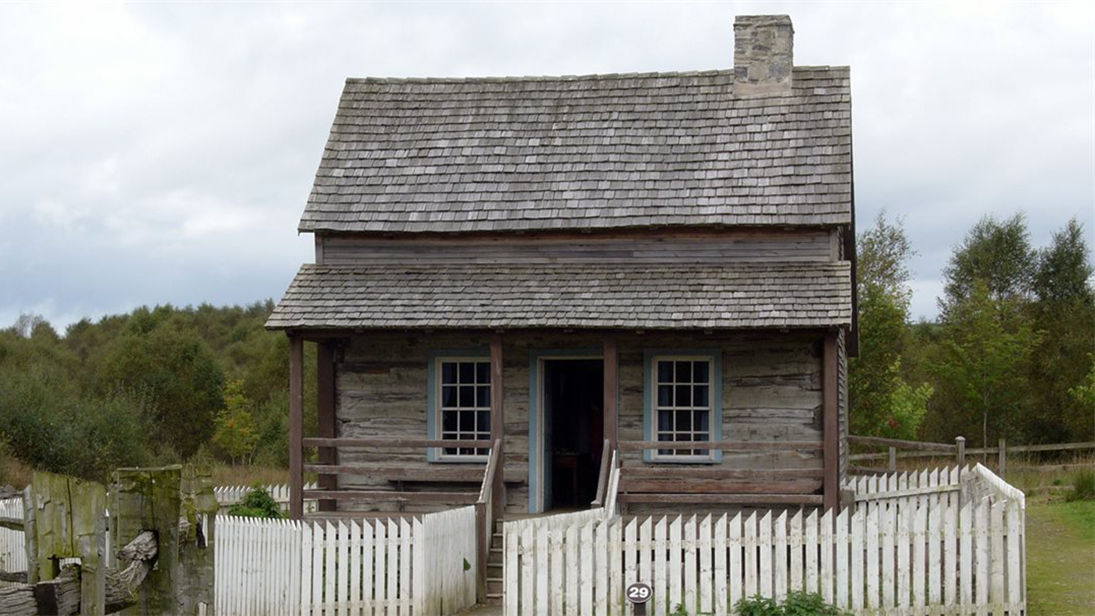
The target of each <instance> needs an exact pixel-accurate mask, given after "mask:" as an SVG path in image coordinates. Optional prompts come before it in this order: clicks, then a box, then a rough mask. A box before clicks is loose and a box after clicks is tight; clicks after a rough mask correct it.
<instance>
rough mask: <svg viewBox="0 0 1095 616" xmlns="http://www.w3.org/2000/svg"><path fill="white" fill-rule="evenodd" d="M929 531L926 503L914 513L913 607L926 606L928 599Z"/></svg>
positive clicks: (921, 504)
mask: <svg viewBox="0 0 1095 616" xmlns="http://www.w3.org/2000/svg"><path fill="white" fill-rule="evenodd" d="M927 533H928V508H927V507H926V506H924V503H920V506H918V507H917V508H916V511H915V512H914V513H913V533H912V541H913V544H912V559H913V561H912V564H913V566H912V592H913V601H912V604H913V607H924V606H925V605H927V601H928V589H927V574H926V572H925V571H924V567H925V565H927V560H928V555H927V540H928V538H927Z"/></svg>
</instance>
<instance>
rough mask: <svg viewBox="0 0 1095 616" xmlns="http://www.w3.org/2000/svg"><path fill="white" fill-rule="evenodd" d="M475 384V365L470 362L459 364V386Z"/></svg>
mask: <svg viewBox="0 0 1095 616" xmlns="http://www.w3.org/2000/svg"><path fill="white" fill-rule="evenodd" d="M474 382H475V364H473V363H471V362H460V384H461V385H463V384H465V383H468V384H471V383H474Z"/></svg>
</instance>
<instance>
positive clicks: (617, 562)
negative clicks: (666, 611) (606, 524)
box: [608, 518, 651, 616]
mask: <svg viewBox="0 0 1095 616" xmlns="http://www.w3.org/2000/svg"><path fill="white" fill-rule="evenodd" d="M648 522H649V519H648ZM609 542H610V545H609V549H610V553H609V567H610V572H609V585H610V588H609V593H610V594H609V599H608V608H609V614H610V615H611V616H624V611H625V610H626V609H627V608H625V607H624V583H623V581H624V566H623V560H622V552H623V521H622V520H621V519H620V518H615V519H613V520H612V530H611V532H610V533H609ZM649 559H650V557H649V555H648V556H647V560H648V561H649ZM647 579H648V580H649V579H651V578H650V577H647Z"/></svg>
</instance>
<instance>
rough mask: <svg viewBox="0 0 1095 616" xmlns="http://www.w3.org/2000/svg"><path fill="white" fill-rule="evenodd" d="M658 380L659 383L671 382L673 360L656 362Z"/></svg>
mask: <svg viewBox="0 0 1095 616" xmlns="http://www.w3.org/2000/svg"><path fill="white" fill-rule="evenodd" d="M658 382H659V383H672V382H673V362H671V361H660V362H658Z"/></svg>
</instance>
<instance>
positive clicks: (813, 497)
mask: <svg viewBox="0 0 1095 616" xmlns="http://www.w3.org/2000/svg"><path fill="white" fill-rule="evenodd" d="M619 500H620V502H621V503H647V504H680V503H695V504H708V505H820V504H821V501H822V497H821V495H819V494H621V495H620V496H619Z"/></svg>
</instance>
